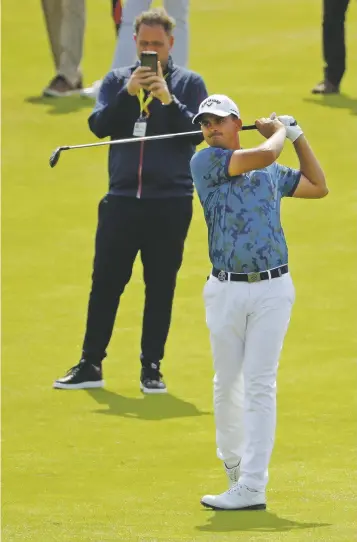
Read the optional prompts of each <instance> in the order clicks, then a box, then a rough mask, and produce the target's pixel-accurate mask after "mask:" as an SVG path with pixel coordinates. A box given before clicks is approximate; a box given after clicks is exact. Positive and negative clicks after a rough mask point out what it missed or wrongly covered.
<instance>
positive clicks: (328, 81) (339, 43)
mask: <svg viewBox="0 0 357 542" xmlns="http://www.w3.org/2000/svg"><path fill="white" fill-rule="evenodd" d="M348 3H349V0H324V12H323V23H322V38H323V56H324V61H325V68H324V80H323V81H321V83H319V84H318V85H316V87H314V88H313V89H312V93H313V94H337V93H338V92H339V89H340V83H341V80H342V77H343V75H344V72H345V68H346V46H345V17H346V11H347V7H348Z"/></svg>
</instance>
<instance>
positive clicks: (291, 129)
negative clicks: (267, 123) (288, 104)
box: [270, 113, 304, 143]
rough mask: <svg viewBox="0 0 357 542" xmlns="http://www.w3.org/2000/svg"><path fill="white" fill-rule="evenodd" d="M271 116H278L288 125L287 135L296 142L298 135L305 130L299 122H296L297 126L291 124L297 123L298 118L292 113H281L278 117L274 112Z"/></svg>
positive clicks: (274, 117) (272, 117) (273, 117)
mask: <svg viewBox="0 0 357 542" xmlns="http://www.w3.org/2000/svg"><path fill="white" fill-rule="evenodd" d="M270 118H271V119H272V120H274V119H276V118H278V119H279V120H280V122H281V123H282V124H284V126H285V127H286V137H287V138H288V139H290V141H292V142H293V143H294V141H296V140H297V138H298V137H300V136H301V135H302V134H303V133H304V132H303V131H302V129H301V128H300V126H299V125H298V124H295V126H291V125H292V124H294V123H296V120H295V119H294V117H292V116H291V115H280V116H279V117H277V115H276V113H272V114H271V115H270Z"/></svg>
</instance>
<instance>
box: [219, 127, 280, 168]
mask: <svg viewBox="0 0 357 542" xmlns="http://www.w3.org/2000/svg"><path fill="white" fill-rule="evenodd" d="M285 137H286V131H285V128H284V127H281V128H279V129H278V130H277V131H276V132H275V133H274V134H273V135H272V136H271V137H270V138H269V139H267V140H266V141H265V142H264V143H262V144H261V145H259V147H254V148H253V149H239V150H237V151H234V153H233V154H232V156H231V159H230V162H229V166H228V174H229V175H230V177H234V176H236V175H242V173H246V172H247V171H252V170H253V169H262V168H264V167H267V166H270V164H272V163H273V162H275V160H276V159H277V158H278V157H279V155H280V153H281V151H282V150H283V147H284V142H285Z"/></svg>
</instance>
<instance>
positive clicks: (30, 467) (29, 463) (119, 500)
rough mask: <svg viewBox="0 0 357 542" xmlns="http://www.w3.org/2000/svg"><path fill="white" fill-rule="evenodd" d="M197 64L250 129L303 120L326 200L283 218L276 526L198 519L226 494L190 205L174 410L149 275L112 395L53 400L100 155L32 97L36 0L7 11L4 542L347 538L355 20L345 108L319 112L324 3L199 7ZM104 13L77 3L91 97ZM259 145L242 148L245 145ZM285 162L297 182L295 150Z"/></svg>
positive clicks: (44, 52)
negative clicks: (161, 392) (217, 495)
mask: <svg viewBox="0 0 357 542" xmlns="http://www.w3.org/2000/svg"><path fill="white" fill-rule="evenodd" d="M191 4H192V10H191V67H192V68H193V69H195V70H197V71H200V72H201V73H202V75H203V76H204V77H205V79H206V82H207V85H208V87H209V91H210V92H222V93H227V94H229V95H230V96H231V97H232V98H234V99H235V100H237V102H238V103H239V106H240V108H241V111H242V115H243V117H244V120H245V122H247V123H250V122H252V121H254V119H255V118H256V117H257V116H261V115H267V114H269V113H270V112H271V111H273V110H275V111H277V112H278V113H288V114H293V115H295V116H296V117H297V118H298V120H299V122H300V123H301V125H302V127H303V128H304V130H305V132H306V135H307V137H308V138H309V140H310V142H311V144H312V145H313V147H314V149H315V150H316V153H317V154H318V156H319V157H320V159H321V162H322V165H323V167H324V169H325V171H326V175H327V179H328V184H329V187H330V195H329V196H328V198H326V199H324V200H321V201H297V200H291V201H290V200H289V201H286V202H284V206H283V220H284V225H285V232H286V235H287V238H288V241H289V247H290V265H291V270H292V274H293V278H294V281H295V285H296V290H297V299H296V305H295V308H294V314H293V318H292V322H291V327H290V330H289V333H288V337H287V340H286V343H285V347H284V351H283V355H282V359H281V366H280V374H279V397H278V402H279V425H278V432H277V441H276V446H275V451H274V454H273V459H272V463H271V481H270V485H269V492H268V499H269V500H268V511H267V512H256V513H255V512H252V513H240V514H237V513H214V512H210V511H207V510H202V509H201V506H200V504H199V499H200V497H201V495H202V494H204V493H206V492H216V491H221V490H223V489H224V488H225V483H226V482H225V478H224V476H223V473H222V468H221V466H220V464H219V462H218V460H217V459H216V458H215V444H214V423H213V417H212V401H211V379H212V368H211V356H210V350H209V342H208V335H207V331H206V328H205V323H204V312H203V305H202V299H201V289H202V286H203V284H204V280H205V276H206V274H207V271H208V269H209V264H208V259H207V250H206V230H205V225H204V223H203V217H202V212H201V209H200V208H199V206H198V205H196V209H195V215H194V219H193V224H192V227H191V230H190V234H189V238H188V241H187V245H186V251H185V260H184V265H183V268H182V270H181V273H180V278H179V283H178V288H177V295H176V301H175V308H174V318H173V324H172V330H171V334H170V338H169V341H168V345H167V352H166V357H165V362H164V373H165V378H166V380H167V383H168V386H169V389H170V394H169V395H168V396H166V397H142V396H141V395H140V393H139V390H138V371H139V362H138V354H139V340H140V328H141V313H142V304H143V287H142V279H141V264H140V262H139V260H138V263H137V265H136V268H135V272H134V275H133V278H132V281H131V283H130V285H129V287H128V289H127V291H126V292H125V295H124V297H123V300H122V304H121V307H120V313H119V316H118V319H117V323H116V330H115V334H114V337H113V340H112V343H111V345H110V349H109V356H108V360H107V361H106V364H105V378H106V381H107V387H106V389H105V390H103V391H97V392H85V391H83V392H57V391H54V390H52V389H51V385H52V381H53V379H54V378H55V377H58V376H60V375H61V374H62V373H63V372H64V370H65V369H67V368H68V367H70V366H71V365H73V364H75V363H76V362H77V360H78V357H79V354H80V347H81V343H82V336H83V327H84V323H85V313H86V304H87V298H88V290H89V287H90V269H91V261H92V257H93V235H94V231H95V225H96V206H97V202H98V200H99V198H100V197H101V196H102V195H103V194H104V193H105V190H106V186H107V179H106V150H105V149H91V150H78V151H73V152H68V153H65V154H64V155H63V156H62V157H61V161H60V163H59V164H58V166H57V167H56V169H54V170H50V169H49V167H48V157H49V155H50V153H51V151H52V150H53V148H55V147H56V146H57V145H61V144H75V143H82V142H89V141H94V137H93V136H92V135H91V134H90V133H89V131H88V129H87V124H86V118H87V115H88V113H89V111H90V107H91V106H90V104H89V103H88V102H86V101H83V100H80V99H79V98H78V99H77V98H73V99H72V98H71V99H68V100H65V101H60V100H57V101H56V100H48V99H47V100H43V99H42V98H39V95H40V93H41V90H42V88H43V87H44V85H45V84H46V83H47V81H48V80H49V79H50V78H51V76H52V74H53V68H52V61H51V58H50V54H49V48H48V44H47V38H46V35H45V30H44V25H43V21H42V14H41V10H40V3H39V2H37V1H35V0H29V1H28V2H26V6H22V7H21V8H20V7H19V5H18V4H16V3H14V2H13V1H12V0H4V2H3V3H2V15H3V18H2V35H3V42H2V45H3V47H2V52H3V55H2V61H3V72H2V74H3V78H2V92H3V93H2V97H3V100H2V114H3V130H2V184H3V188H2V196H3V201H2V212H3V242H2V248H3V251H2V257H3V275H2V286H3V303H2V308H3V313H2V316H3V329H2V332H3V343H2V407H3V411H2V412H3V414H2V421H3V448H2V457H3V463H2V475H3V492H2V498H3V503H2V504H3V507H2V511H3V518H2V519H3V540H4V541H7V542H10V541H17V540H31V541H36V542H50V541H56V542H74V541H86V542H87V541H88V542H99V541H100V542H102V541H109V540H110V541H113V540H115V541H126V542H155V541H156V542H169V541H185V542H213V541H218V542H229V541H233V540H244V541H245V540H249V541H267V542H273V541H274V542H278V541H284V542H285V541H286V542H291V541H305V540H309V541H319V542H330V541H333V542H342V541H345V542H352V540H354V539H355V536H356V521H355V511H356V496H355V487H356V475H355V466H356V449H355V444H356V402H355V398H356V393H355V390H356V372H355V365H354V363H355V354H356V342H355V331H356V323H357V315H356V293H357V288H356V279H355V273H356V263H357V261H356V260H357V257H356V207H355V204H356V188H355V187H356V184H355V183H356V172H357V160H356V105H357V90H356V69H355V58H356V54H357V40H356V33H355V32H354V29H355V25H356V21H357V9H356V3H355V2H351V6H350V10H349V13H348V17H347V19H348V22H347V31H348V32H347V34H348V35H347V43H348V59H349V70H348V72H347V74H346V77H345V79H344V81H343V86H342V91H343V93H342V95H341V96H337V97H330V98H325V99H324V98H321V97H313V96H311V95H310V93H309V90H310V88H311V86H312V85H314V84H315V83H316V82H317V81H318V80H319V79H320V77H321V51H320V41H321V40H320V18H321V12H320V9H321V6H320V1H318V0H299V1H298V2H285V1H283V0H280V1H278V0H271V1H269V2H267V1H266V0H240V1H239V2H238V1H237V0H220V1H219V2H217V0H192V2H191ZM112 26H113V25H112V21H111V20H110V17H109V2H108V1H105V0H100V1H99V2H88V26H87V34H86V47H85V56H84V62H83V68H84V74H85V80H86V82H87V83H89V82H91V81H92V80H94V79H97V78H98V77H99V76H100V75H101V74H102V73H103V72H105V71H106V70H107V69H108V68H109V66H110V62H111V56H112V50H113V46H114V33H113V28H112ZM258 141H260V139H259V136H258V135H257V134H252V133H249V134H244V136H243V143H244V145H245V146H248V145H253V144H255V143H257V142H258ZM282 161H283V162H285V163H287V164H290V165H296V159H295V157H294V154H293V152H292V151H291V149H290V148H289V145H287V150H286V151H284V155H283V157H282Z"/></svg>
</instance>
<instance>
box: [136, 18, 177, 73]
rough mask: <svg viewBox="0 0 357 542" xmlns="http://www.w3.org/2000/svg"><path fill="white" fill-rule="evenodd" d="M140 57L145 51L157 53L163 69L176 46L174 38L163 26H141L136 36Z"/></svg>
mask: <svg viewBox="0 0 357 542" xmlns="http://www.w3.org/2000/svg"><path fill="white" fill-rule="evenodd" d="M135 41H136V51H137V54H138V57H139V58H140V55H141V53H142V52H143V51H156V52H157V54H158V59H159V61H160V62H161V65H162V66H163V67H165V66H166V64H167V61H168V58H169V54H170V50H171V49H172V46H173V44H174V38H173V36H169V35H168V34H167V33H166V32H165V29H164V27H163V26H161V24H155V25H154V26H149V25H147V24H141V25H140V27H139V30H138V33H137V34H136V35H135Z"/></svg>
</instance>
